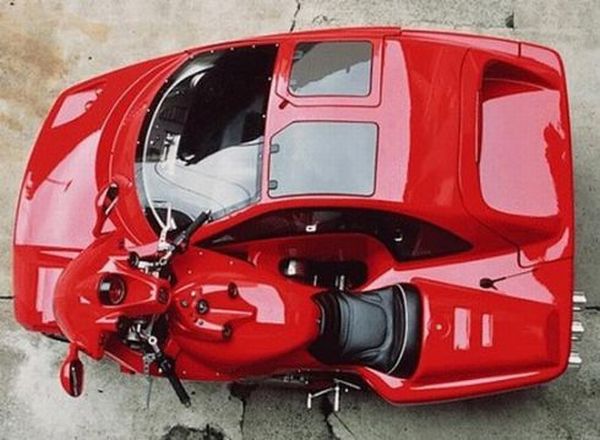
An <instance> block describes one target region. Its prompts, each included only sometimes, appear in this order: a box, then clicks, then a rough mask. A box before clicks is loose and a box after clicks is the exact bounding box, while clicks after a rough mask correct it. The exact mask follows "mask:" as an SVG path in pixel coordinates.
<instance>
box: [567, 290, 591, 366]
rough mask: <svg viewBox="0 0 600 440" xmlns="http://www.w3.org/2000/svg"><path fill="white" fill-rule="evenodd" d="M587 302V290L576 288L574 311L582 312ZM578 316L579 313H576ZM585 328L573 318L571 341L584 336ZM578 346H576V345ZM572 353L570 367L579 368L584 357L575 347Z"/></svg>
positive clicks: (579, 339) (578, 339) (576, 340)
mask: <svg viewBox="0 0 600 440" xmlns="http://www.w3.org/2000/svg"><path fill="white" fill-rule="evenodd" d="M586 304H587V298H586V297H585V292H583V291H581V290H576V291H574V292H573V313H574V314H575V313H578V312H582V311H583V310H584V309H585V305H586ZM575 316H577V315H575ZM584 332H585V329H584V328H583V323H582V322H581V321H579V320H577V319H573V321H572V322H571V341H573V342H579V341H581V339H582V338H583V334H584ZM575 348H576V347H575ZM572 350H573V351H571V354H570V355H569V369H570V370H579V369H580V368H581V365H582V364H583V359H581V356H580V355H579V353H578V352H577V351H575V349H574V348H572Z"/></svg>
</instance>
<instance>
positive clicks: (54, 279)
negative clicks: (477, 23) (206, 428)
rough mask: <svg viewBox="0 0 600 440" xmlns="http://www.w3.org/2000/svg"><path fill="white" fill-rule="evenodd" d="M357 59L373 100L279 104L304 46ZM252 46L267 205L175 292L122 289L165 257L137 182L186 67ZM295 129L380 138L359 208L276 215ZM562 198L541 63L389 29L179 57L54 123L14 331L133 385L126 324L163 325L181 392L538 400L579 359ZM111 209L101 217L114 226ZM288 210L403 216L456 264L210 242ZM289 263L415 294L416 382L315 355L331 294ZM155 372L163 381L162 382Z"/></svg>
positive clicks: (199, 251)
mask: <svg viewBox="0 0 600 440" xmlns="http://www.w3.org/2000/svg"><path fill="white" fill-rule="evenodd" d="M356 41H360V42H368V43H369V44H370V47H371V58H370V84H369V87H368V91H367V92H366V93H364V94H362V95H352V96H336V95H331V94H322V95H319V94H316V95H311V96H302V95H300V94H295V93H293V92H292V91H291V85H290V75H291V73H290V71H291V69H292V65H293V62H294V59H295V58H294V57H295V50H296V47H297V45H299V44H304V43H316V42H356ZM261 45H273V46H274V47H276V56H275V61H274V67H273V73H272V76H271V78H269V81H270V88H269V92H268V107H267V111H266V114H264V115H263V116H264V121H265V122H264V146H263V147H262V148H263V151H262V154H260V156H259V157H260V160H261V161H262V163H261V165H262V166H261V168H260V169H261V172H260V185H259V188H260V189H259V192H258V197H257V198H256V200H255V201H253V202H252V203H250V204H248V205H247V206H244V207H242V208H240V209H237V210H234V211H232V212H229V213H227V214H226V215H223V216H221V217H220V218H217V219H214V220H213V221H211V222H209V223H207V224H206V225H204V226H203V227H201V228H200V229H198V230H197V231H196V232H195V233H194V235H193V237H192V242H193V243H195V244H194V245H190V246H189V247H188V248H187V249H186V250H185V251H184V252H182V253H180V254H178V255H176V256H175V257H173V260H172V270H173V272H174V275H175V276H174V279H172V280H171V281H170V282H169V281H167V280H165V279H159V278H156V277H152V276H150V275H148V274H146V273H142V272H140V271H139V270H137V269H135V268H132V267H131V265H130V264H128V258H129V255H130V253H131V251H134V250H135V251H136V252H138V253H139V254H141V255H145V254H148V253H152V252H154V248H155V246H156V242H157V232H156V231H155V230H154V229H153V228H152V226H151V225H150V223H149V221H148V220H147V218H146V216H145V215H144V211H143V207H142V206H141V204H140V198H139V194H138V190H139V188H138V185H137V184H136V175H135V173H136V170H135V167H134V163H135V161H136V149H137V148H138V146H139V144H140V142H143V140H142V141H140V139H141V138H140V133H142V132H143V131H144V130H145V128H144V127H145V124H147V123H148V122H147V118H148V114H149V112H151V111H152V109H153V105H154V104H153V103H154V102H155V99H156V97H157V96H159V95H160V93H161V90H163V87H164V86H165V83H167V84H168V82H169V80H170V78H172V77H173V75H174V74H175V73H176V72H177V71H178V69H180V68H181V66H182V65H184V64H185V63H186V62H189V60H191V59H194V58H195V57H196V56H198V55H202V54H205V53H210V51H220V50H223V49H226V50H237V48H244V47H246V48H247V47H253V46H261ZM298 121H303V122H310V121H326V122H327V123H336V122H340V123H343V122H347V121H353V122H360V123H369V124H375V125H376V130H377V134H376V139H377V140H376V156H375V159H374V160H375V168H374V179H375V180H374V184H373V187H372V191H370V193H368V194H360V195H356V194H333V193H332V194H326V193H321V194H292V195H284V196H274V195H273V188H274V185H273V183H272V181H273V178H272V177H273V176H270V173H271V174H272V173H273V171H272V170H273V169H272V164H270V162H269V161H272V160H274V159H273V157H274V156H273V154H274V149H273V146H272V144H273V138H274V137H275V136H277V135H278V134H279V133H281V132H282V131H283V130H284V129H285V128H286V127H289V126H290V125H291V124H294V123H296V122H298ZM275 152H276V151H275ZM324 166H326V165H324ZM332 166H333V165H332ZM270 170H271V171H270ZM352 178H353V176H348V179H352ZM572 182H573V175H572V159H571V135H570V124H569V112H568V103H567V92H566V84H565V76H564V70H563V66H562V62H561V59H560V57H559V55H558V54H557V53H556V52H555V51H553V50H551V49H548V48H544V47H541V46H537V45H533V44H529V43H522V42H514V41H508V40H503V39H498V38H490V37H482V36H471V35H461V34H453V33H444V32H430V31H411V30H400V29H398V28H392V27H389V28H388V27H381V28H355V29H336V30H323V31H311V32H298V33H293V34H282V35H275V36H267V37H260V38H254V39H247V40H243V41H237V42H233V43H224V44H218V45H214V46H208V47H202V48H197V49H190V50H186V51H184V52H181V53H177V54H174V55H169V56H163V57H161V58H157V59H153V60H149V61H145V62H142V63H139V64H136V65H133V66H129V67H125V68H123V69H120V70H116V71H113V72H109V73H106V74H104V75H100V76H98V77H96V78H94V79H91V80H89V81H86V82H83V83H81V84H78V85H76V86H73V87H71V88H69V89H67V90H65V91H64V92H63V93H62V94H61V95H60V97H59V98H58V100H57V101H56V103H55V104H54V106H53V107H52V109H51V111H50V113H49V115H48V117H47V119H46V120H45V122H44V124H43V126H42V128H41V131H40V134H39V137H38V139H37V142H36V144H35V147H34V148H33V151H32V153H31V157H30V160H29V163H28V165H27V169H26V172H25V176H24V180H23V185H22V189H21V195H20V198H19V203H18V210H17V216H16V221H15V230H14V248H13V253H14V254H13V255H14V292H15V314H16V317H17V320H18V321H19V322H20V323H21V324H22V325H23V326H24V327H26V328H27V329H29V330H34V331H38V332H42V333H46V334H51V335H60V336H63V337H65V338H67V339H68V340H69V341H70V343H71V352H72V354H71V356H70V359H73V353H75V354H76V353H77V352H78V351H83V352H85V353H86V354H88V355H89V356H91V357H93V358H95V359H99V358H101V357H102V356H104V355H108V356H110V357H111V358H112V359H114V360H115V361H116V362H117V363H118V364H119V365H120V366H121V367H122V369H123V370H124V371H127V372H137V373H142V372H143V371H144V364H143V358H142V354H141V353H140V352H139V351H138V350H135V349H133V348H132V347H130V346H128V345H126V344H124V343H123V342H122V341H121V340H120V339H119V337H118V336H117V333H118V328H117V327H118V326H119V319H121V318H122V317H125V316H150V315H156V316H167V321H166V322H167V324H166V328H167V329H168V330H167V333H166V334H165V335H163V336H162V337H160V338H159V339H160V344H161V347H162V350H163V351H164V353H165V355H167V356H169V357H170V359H172V360H173V362H174V365H175V367H174V368H175V371H176V373H177V375H178V377H180V378H181V379H184V380H201V381H236V380H242V379H248V378H256V377H266V376H278V375H284V374H287V373H290V372H293V373H296V374H300V373H302V374H304V373H306V374H310V373H311V372H313V373H314V372H320V373H326V374H329V375H330V376H331V377H334V376H335V375H336V374H346V375H351V376H354V377H359V378H360V379H361V380H362V381H364V382H365V383H367V384H368V385H369V386H370V387H371V388H372V389H373V390H374V391H375V392H376V393H377V394H379V395H380V396H381V397H383V398H384V399H386V400H387V401H389V402H391V403H396V404H399V403H414V402H429V401H439V400H445V399H458V398H466V397H471V396H478V395H483V394H489V393H496V392H501V391H506V390H511V389H515V388H520V387H525V386H531V385H534V384H539V383H542V382H546V381H548V380H550V379H553V378H556V377H557V376H559V375H560V374H562V373H563V372H564V371H565V369H566V367H567V365H568V363H569V357H570V354H571V337H572V306H573V253H574V249H573V244H574V220H573V183H572ZM111 185H113V186H118V188H119V192H118V197H117V198H115V199H114V200H113V199H110V198H109V199H107V192H108V191H109V190H110V187H111ZM113 201H114V209H113V207H112V206H110V207H109V206H107V205H108V204H110V203H111V202H113ZM295 209H299V210H302V209H329V210H345V209H351V210H357V211H356V212H362V211H360V210H365V212H366V211H368V212H381V213H388V214H390V215H396V214H399V215H402V216H408V218H413V219H418V220H419V221H423V222H426V223H428V224H432V225H435V227H437V228H441V229H442V230H444V231H449V232H450V233H451V234H453V235H454V236H456V237H460V239H461V241H462V242H464V243H467V244H468V246H464V247H463V248H461V249H460V251H457V252H452V253H449V254H443V255H439V256H432V257H430V258H411V259H407V260H406V261H404V260H402V259H401V258H400V259H398V258H394V256H393V255H392V254H391V253H390V251H389V249H387V248H386V246H384V245H383V244H382V242H381V241H380V240H378V239H377V238H374V237H373V236H370V235H368V234H365V233H362V232H352V231H351V232H344V231H334V232H332V233H324V234H316V235H311V234H308V233H307V234H301V235H294V236H275V237H266V238H260V237H259V238H257V239H253V240H247V241H243V240H242V241H239V242H236V241H234V242H232V243H230V244H225V245H218V244H215V242H214V240H213V241H211V239H212V238H213V237H217V236H222V235H223V234H224V233H227V231H231V230H232V229H233V228H235V227H238V226H239V225H244V224H245V223H246V222H248V221H251V220H252V219H255V218H260V217H261V216H265V215H269V214H270V213H275V212H284V211H285V210H295ZM105 212H108V215H106V216H105V215H104V213H105ZM336 212H337V211H336ZM353 212H354V211H353ZM307 231H308V230H307ZM401 238H402V237H400V238H399V239H398V240H401ZM207 243H212V244H211V245H210V246H209V245H205V244H207ZM147 249H151V250H148V251H146V250H147ZM282 258H311V259H313V260H318V261H332V260H335V261H343V262H345V261H361V262H363V263H364V265H365V267H366V275H365V276H364V279H362V280H361V281H360V283H358V285H357V286H356V287H355V288H354V289H353V290H354V293H355V294H357V295H360V292H369V291H374V290H377V289H383V288H386V287H387V286H394V285H399V284H402V283H405V284H410V285H411V286H413V288H414V289H415V291H416V292H418V296H419V298H420V302H421V308H422V310H421V314H420V317H419V321H418V322H419V323H418V325H419V332H420V335H419V338H418V339H419V340H418V345H419V347H420V348H419V352H418V356H417V359H416V365H415V368H414V370H413V371H412V372H410V374H407V375H405V377H395V376H392V375H388V374H386V372H383V371H379V370H378V369H376V368H372V367H370V366H368V365H361V364H352V363H349V364H348V363H340V364H330V363H326V362H322V361H321V360H320V359H318V357H315V356H314V355H312V354H311V352H310V350H309V346H310V344H311V343H313V342H314V340H315V339H316V338H318V336H319V327H318V325H316V323H317V322H318V321H319V319H320V317H319V316H320V315H319V314H320V311H319V307H317V305H316V303H315V300H314V296H315V295H317V294H318V293H319V292H322V291H323V290H324V289H323V288H322V287H319V286H315V285H310V283H306V282H298V281H296V280H294V279H290V278H289V277H287V276H284V275H282V273H281V264H282V263H281V261H282ZM106 273H112V274H119V276H121V277H122V279H124V280H125V283H126V286H127V287H126V290H127V296H126V298H125V300H124V301H123V302H122V303H120V304H118V305H109V306H107V305H105V304H102V302H101V301H100V300H99V299H98V293H97V292H98V283H100V282H101V279H102V277H103V276H104V275H105V274H106ZM174 280H175V281H174ZM232 283H234V284H233V290H234V292H233V294H232V286H231V284H232ZM201 298H204V299H207V300H208V302H209V303H210V309H208V312H204V313H202V311H201V306H199V305H198V301H199V300H200V299H201ZM224 329H227V332H225V330H224ZM225 333H228V334H225ZM150 373H152V374H156V375H158V374H160V372H159V370H158V368H156V367H155V366H152V367H151V369H150ZM63 374H68V373H63Z"/></svg>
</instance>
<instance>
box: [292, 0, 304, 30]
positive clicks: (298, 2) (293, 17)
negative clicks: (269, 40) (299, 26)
mask: <svg viewBox="0 0 600 440" xmlns="http://www.w3.org/2000/svg"><path fill="white" fill-rule="evenodd" d="M300 9H302V1H301V0H296V10H295V11H294V15H293V16H292V24H290V32H294V29H296V19H297V18H298V14H299V13H300Z"/></svg>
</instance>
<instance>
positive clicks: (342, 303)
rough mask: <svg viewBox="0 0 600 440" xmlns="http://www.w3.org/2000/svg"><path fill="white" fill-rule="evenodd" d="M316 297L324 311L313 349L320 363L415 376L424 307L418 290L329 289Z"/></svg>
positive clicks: (406, 286) (406, 287) (406, 288)
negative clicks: (363, 290) (347, 365)
mask: <svg viewBox="0 0 600 440" xmlns="http://www.w3.org/2000/svg"><path fill="white" fill-rule="evenodd" d="M314 299H315V301H316V302H317V304H318V305H319V308H320V309H321V322H320V333H319V337H318V339H317V340H316V341H315V342H314V343H313V344H312V345H311V346H310V348H309V351H310V352H311V354H312V355H313V356H315V357H316V358H317V359H318V360H320V361H321V362H323V363H325V364H337V365H343V364H351V365H363V366H368V367H371V368H373V369H376V370H378V371H381V372H383V373H386V374H390V375H394V376H398V377H407V376H409V375H410V374H412V372H413V371H414V369H415V368H416V365H417V361H418V351H419V346H420V338H421V304H420V297H419V295H418V292H417V291H416V289H415V288H414V287H412V286H410V285H396V286H390V287H386V288H384V289H379V290H373V291H369V292H361V293H350V292H342V291H328V292H323V293H320V294H318V295H316V296H315V298H314Z"/></svg>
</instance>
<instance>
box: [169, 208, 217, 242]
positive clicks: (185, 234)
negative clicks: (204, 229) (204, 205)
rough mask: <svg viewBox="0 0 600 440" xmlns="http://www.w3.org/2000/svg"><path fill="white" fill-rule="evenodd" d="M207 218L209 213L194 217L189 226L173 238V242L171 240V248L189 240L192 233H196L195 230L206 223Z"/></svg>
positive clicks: (205, 212) (204, 212)
mask: <svg viewBox="0 0 600 440" xmlns="http://www.w3.org/2000/svg"><path fill="white" fill-rule="evenodd" d="M209 218H210V211H203V212H201V213H200V215H199V216H198V217H196V219H195V220H194V221H193V222H192V223H191V224H189V225H188V227H187V228H185V229H184V230H183V231H181V233H180V234H179V235H178V236H177V237H175V240H173V246H174V247H175V248H178V247H180V246H181V245H182V244H183V243H185V242H186V241H187V240H189V238H190V237H191V236H192V235H193V234H194V232H196V230H197V229H198V228H199V227H200V226H202V225H203V224H204V223H206V222H207V221H208V219H209Z"/></svg>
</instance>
